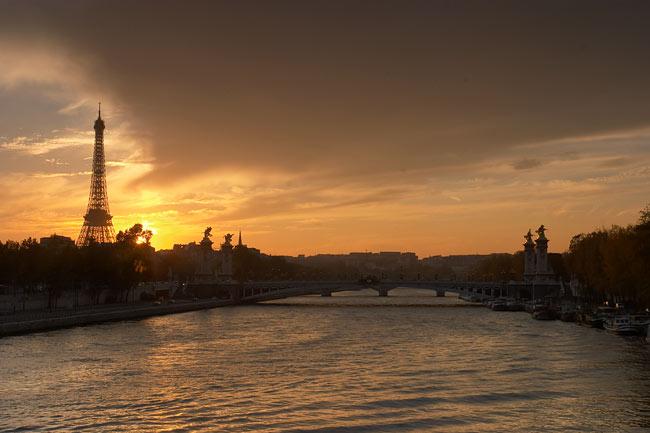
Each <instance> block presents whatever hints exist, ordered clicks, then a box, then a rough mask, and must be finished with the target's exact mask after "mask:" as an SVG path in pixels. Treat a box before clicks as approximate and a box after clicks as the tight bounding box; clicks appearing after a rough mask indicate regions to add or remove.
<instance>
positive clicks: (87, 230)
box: [77, 104, 115, 246]
mask: <svg viewBox="0 0 650 433" xmlns="http://www.w3.org/2000/svg"><path fill="white" fill-rule="evenodd" d="M105 128H106V125H105V124H104V121H103V120H102V111H101V104H100V106H99V110H98V115H97V120H95V126H94V129H95V148H94V150H93V173H92V176H91V178H90V194H89V196H88V208H87V210H86V215H84V223H83V226H82V227H81V233H79V238H77V245H78V246H84V245H88V244H89V243H90V242H92V241H95V242H98V243H111V242H115V229H114V228H113V221H112V219H113V217H112V215H111V213H110V210H109V207H108V193H107V191H106V162H105V159H104V129H105Z"/></svg>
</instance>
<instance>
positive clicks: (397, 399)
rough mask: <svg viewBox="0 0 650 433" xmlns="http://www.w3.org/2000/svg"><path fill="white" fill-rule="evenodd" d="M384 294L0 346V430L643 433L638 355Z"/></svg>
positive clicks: (407, 295) (606, 339) (531, 323)
mask: <svg viewBox="0 0 650 433" xmlns="http://www.w3.org/2000/svg"><path fill="white" fill-rule="evenodd" d="M431 295H432V293H430V292H426V291H419V290H408V289H398V290H395V291H392V292H391V296H390V297H388V298H378V297H377V296H376V294H374V292H372V291H370V292H363V293H347V294H340V296H333V297H332V298H320V297H302V298H295V299H292V300H287V301H282V302H276V303H275V304H268V305H254V306H242V307H228V308H217V309H213V310H204V311H196V312H191V313H184V314H177V315H170V316H162V317H154V318H149V319H146V320H140V321H131V322H116V323H107V324H101V325H96V326H88V327H78V328H71V329H63V330H57V331H52V332H46V333H40V334H33V335H23V336H16V337H7V338H3V339H0V431H16V430H22V431H30V432H36V431H51V430H62V431H89V432H119V431H129V432H134V431H174V432H184V431H206V432H207V431H220V432H242V431H264V432H377V431H381V432H390V431H392V432H407V431H418V432H420V431H421V432H429V431H432V432H438V431H440V432H476V431H486V432H487V431H495V432H497V431H499V432H503V431H508V432H535V431H558V432H566V431H576V432H596V431H597V432H601V431H602V432H613V431H630V432H636V431H649V430H650V345H648V344H645V343H642V342H641V341H640V340H639V339H624V338H621V337H617V336H613V335H609V334H607V333H605V332H603V331H598V330H594V329H588V328H584V327H581V326H577V325H575V324H572V323H563V322H559V321H554V322H540V321H535V320H533V319H531V317H530V316H529V315H528V314H526V313H505V312H504V313H496V312H492V311H489V310H487V309H485V308H476V307H463V306H460V307H459V306H457V305H458V304H460V303H461V302H462V301H458V300H457V299H456V298H451V297H447V298H444V299H439V298H435V297H434V296H431Z"/></svg>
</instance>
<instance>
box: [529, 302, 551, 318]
mask: <svg viewBox="0 0 650 433" xmlns="http://www.w3.org/2000/svg"><path fill="white" fill-rule="evenodd" d="M555 317H556V314H555V310H553V309H552V308H551V307H549V306H546V305H545V306H543V307H536V308H535V310H534V311H533V319H535V320H555Z"/></svg>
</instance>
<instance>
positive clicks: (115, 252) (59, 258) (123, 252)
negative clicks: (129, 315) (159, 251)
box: [0, 224, 155, 309]
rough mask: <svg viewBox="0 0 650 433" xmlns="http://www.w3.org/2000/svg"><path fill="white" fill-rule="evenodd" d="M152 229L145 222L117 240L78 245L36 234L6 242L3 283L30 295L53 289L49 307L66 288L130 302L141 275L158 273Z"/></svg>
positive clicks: (0, 250) (0, 249)
mask: <svg viewBox="0 0 650 433" xmlns="http://www.w3.org/2000/svg"><path fill="white" fill-rule="evenodd" d="M151 236H152V233H151V232H150V231H148V230H144V229H143V227H142V225H141V224H135V225H134V226H132V227H131V228H129V229H127V230H124V231H120V232H119V233H118V234H117V237H116V242H115V243H112V244H99V243H96V242H91V243H90V244H89V245H87V246H84V247H80V248H77V247H76V246H75V245H74V244H72V243H70V244H66V243H59V244H55V245H43V244H40V243H39V242H38V241H37V240H36V239H33V238H31V237H30V238H28V239H25V240H23V241H22V242H15V241H7V242H5V243H2V242H0V284H2V285H3V286H4V289H5V290H4V291H5V292H7V291H9V292H11V291H13V292H14V294H16V295H18V296H20V297H21V299H22V304H23V305H22V308H23V309H24V307H25V301H26V299H27V298H28V297H29V296H31V295H33V294H35V293H38V292H45V293H47V299H48V307H49V308H56V306H57V301H58V300H59V298H60V297H61V295H62V294H63V293H64V292H66V291H67V292H70V293H80V292H82V291H83V292H85V293H87V294H88V295H89V297H90V298H91V300H92V303H98V302H99V296H100V294H101V293H102V292H103V291H104V290H108V291H109V297H110V299H112V300H114V301H118V302H119V301H122V302H125V301H127V300H128V297H129V294H130V293H131V291H132V290H133V288H134V287H135V286H136V285H137V284H138V283H139V282H141V281H146V280H149V279H151V278H152V277H154V263H155V260H154V250H153V248H152V247H151V245H150V240H151Z"/></svg>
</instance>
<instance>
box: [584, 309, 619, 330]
mask: <svg viewBox="0 0 650 433" xmlns="http://www.w3.org/2000/svg"><path fill="white" fill-rule="evenodd" d="M615 312H616V309H615V308H612V307H598V308H597V309H596V310H595V311H592V312H591V313H586V314H584V315H583V316H582V320H581V323H583V324H585V325H587V326H591V327H592V328H601V329H602V328H604V327H605V326H604V325H605V321H606V320H607V319H609V318H611V317H613V316H614V313H615Z"/></svg>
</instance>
